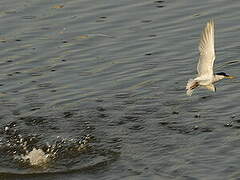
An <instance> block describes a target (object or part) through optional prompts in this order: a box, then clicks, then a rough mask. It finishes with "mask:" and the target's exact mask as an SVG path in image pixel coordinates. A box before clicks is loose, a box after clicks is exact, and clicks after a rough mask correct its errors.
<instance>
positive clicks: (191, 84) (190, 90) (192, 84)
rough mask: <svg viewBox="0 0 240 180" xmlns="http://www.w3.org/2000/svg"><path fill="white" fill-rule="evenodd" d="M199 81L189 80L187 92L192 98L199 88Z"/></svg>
mask: <svg viewBox="0 0 240 180" xmlns="http://www.w3.org/2000/svg"><path fill="white" fill-rule="evenodd" d="M198 85H199V84H198V81H196V80H194V79H189V80H188V82H187V85H186V90H187V95H188V96H191V95H192V93H193V91H194V89H195V88H196V87H198Z"/></svg>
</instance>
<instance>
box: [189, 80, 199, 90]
mask: <svg viewBox="0 0 240 180" xmlns="http://www.w3.org/2000/svg"><path fill="white" fill-rule="evenodd" d="M198 86H199V83H198V82H195V83H194V84H193V85H192V86H191V87H190V89H191V90H193V89H195V88H196V87H198Z"/></svg>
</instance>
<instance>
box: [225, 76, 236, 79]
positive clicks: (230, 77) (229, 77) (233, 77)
mask: <svg viewBox="0 0 240 180" xmlns="http://www.w3.org/2000/svg"><path fill="white" fill-rule="evenodd" d="M226 78H227V79H236V77H235V76H226Z"/></svg>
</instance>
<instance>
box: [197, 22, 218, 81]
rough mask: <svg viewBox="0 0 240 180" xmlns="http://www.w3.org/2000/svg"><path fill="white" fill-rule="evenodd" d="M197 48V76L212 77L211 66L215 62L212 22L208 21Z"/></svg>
mask: <svg viewBox="0 0 240 180" xmlns="http://www.w3.org/2000/svg"><path fill="white" fill-rule="evenodd" d="M198 48H199V51H200V57H199V61H198V65H197V71H198V75H199V76H201V77H205V78H206V79H207V78H208V77H211V76H213V64H214V60H215V50H214V22H213V20H210V21H209V22H208V23H207V25H206V26H205V28H204V29H203V32H202V35H201V39H200V43H199V47H198Z"/></svg>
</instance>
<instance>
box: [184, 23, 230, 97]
mask: <svg viewBox="0 0 240 180" xmlns="http://www.w3.org/2000/svg"><path fill="white" fill-rule="evenodd" d="M198 49H199V52H200V56H199V60H198V65H197V72H198V75H197V77H196V78H194V79H189V80H188V82H187V85H186V90H187V95H189V96H191V95H192V93H193V91H194V89H195V88H197V87H200V86H201V87H204V88H207V89H208V90H210V91H213V92H215V91H216V87H215V86H214V83H216V82H218V81H220V80H221V79H224V78H228V79H233V78H235V77H234V76H230V75H228V74H226V73H224V72H219V73H214V72H213V65H214V60H215V50H214V22H213V20H210V21H209V22H208V23H207V25H206V26H205V28H204V29H203V31H202V35H201V38H200V43H199V46H198Z"/></svg>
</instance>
